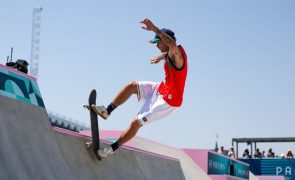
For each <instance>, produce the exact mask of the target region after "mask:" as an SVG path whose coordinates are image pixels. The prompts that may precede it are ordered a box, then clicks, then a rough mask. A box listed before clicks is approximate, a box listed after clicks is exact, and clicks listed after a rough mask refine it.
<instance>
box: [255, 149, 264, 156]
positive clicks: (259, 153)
mask: <svg viewBox="0 0 295 180" xmlns="http://www.w3.org/2000/svg"><path fill="white" fill-rule="evenodd" d="M261 157H262V155H261V152H260V151H259V148H257V149H256V151H255V153H254V158H261Z"/></svg>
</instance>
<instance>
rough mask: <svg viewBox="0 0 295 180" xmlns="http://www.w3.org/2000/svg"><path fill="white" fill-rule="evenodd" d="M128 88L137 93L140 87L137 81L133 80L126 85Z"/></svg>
mask: <svg viewBox="0 0 295 180" xmlns="http://www.w3.org/2000/svg"><path fill="white" fill-rule="evenodd" d="M126 88H127V89H128V90H129V91H130V92H131V93H133V94H136V93H137V91H138V89H137V82H136V81H132V82H129V83H128V84H127V86H126Z"/></svg>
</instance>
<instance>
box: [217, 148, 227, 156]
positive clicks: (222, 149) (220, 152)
mask: <svg viewBox="0 0 295 180" xmlns="http://www.w3.org/2000/svg"><path fill="white" fill-rule="evenodd" d="M218 153H219V154H223V155H226V151H225V150H224V147H223V146H221V147H220V150H219V151H218Z"/></svg>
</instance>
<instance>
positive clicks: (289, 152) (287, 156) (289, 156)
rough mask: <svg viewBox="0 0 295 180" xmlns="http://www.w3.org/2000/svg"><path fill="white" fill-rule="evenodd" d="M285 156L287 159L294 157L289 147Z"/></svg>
mask: <svg viewBox="0 0 295 180" xmlns="http://www.w3.org/2000/svg"><path fill="white" fill-rule="evenodd" d="M286 158H288V159H293V158H294V155H293V153H292V151H291V149H289V150H288V152H287V154H286Z"/></svg>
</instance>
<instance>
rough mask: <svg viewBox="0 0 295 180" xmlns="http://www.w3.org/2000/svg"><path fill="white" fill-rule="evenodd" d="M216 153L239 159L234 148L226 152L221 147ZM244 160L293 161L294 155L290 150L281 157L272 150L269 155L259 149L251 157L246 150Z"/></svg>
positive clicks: (270, 149)
mask: <svg viewBox="0 0 295 180" xmlns="http://www.w3.org/2000/svg"><path fill="white" fill-rule="evenodd" d="M215 151H216V152H218V153H219V154H223V155H225V156H228V157H230V158H237V156H236V153H235V151H234V147H230V149H229V150H225V149H224V147H223V146H221V147H220V149H215ZM242 158H243V159H252V158H287V159H293V158H294V155H293V153H292V150H291V149H289V150H288V151H287V153H286V154H281V155H280V156H278V155H275V153H274V152H273V151H272V148H269V149H268V151H267V154H266V152H265V151H260V149H259V148H256V150H255V152H254V154H253V156H251V153H250V151H249V149H245V151H244V153H243V155H242Z"/></svg>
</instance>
